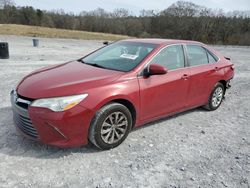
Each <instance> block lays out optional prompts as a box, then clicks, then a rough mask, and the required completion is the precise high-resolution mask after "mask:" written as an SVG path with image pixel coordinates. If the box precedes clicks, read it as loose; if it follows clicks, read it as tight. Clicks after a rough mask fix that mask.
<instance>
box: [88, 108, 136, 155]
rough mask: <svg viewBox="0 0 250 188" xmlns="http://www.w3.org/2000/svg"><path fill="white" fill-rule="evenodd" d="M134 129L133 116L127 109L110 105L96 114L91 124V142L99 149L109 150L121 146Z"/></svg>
mask: <svg viewBox="0 0 250 188" xmlns="http://www.w3.org/2000/svg"><path fill="white" fill-rule="evenodd" d="M131 127H132V115H131V113H130V111H129V110H128V108H127V107H125V106H124V105H122V104H119V103H110V104H108V105H106V106H104V107H102V108H101V109H100V110H98V111H97V112H96V115H95V117H94V119H93V120H92V122H91V126H90V131H89V140H90V141H91V142H92V143H93V144H94V145H95V146H97V147H98V148H100V149H103V150H108V149H111V148H114V147H117V146H118V145H120V144H121V143H122V142H123V141H124V140H125V139H126V137H127V136H128V134H129V132H130V130H131Z"/></svg>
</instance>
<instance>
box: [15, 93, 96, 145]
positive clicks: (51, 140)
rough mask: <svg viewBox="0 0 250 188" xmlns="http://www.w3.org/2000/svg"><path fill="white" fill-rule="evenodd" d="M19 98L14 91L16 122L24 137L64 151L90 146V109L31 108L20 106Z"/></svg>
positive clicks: (76, 107)
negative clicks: (58, 109)
mask: <svg viewBox="0 0 250 188" xmlns="http://www.w3.org/2000/svg"><path fill="white" fill-rule="evenodd" d="M18 98H19V96H17V95H16V93H15V92H11V104H12V111H13V119H14V122H15V125H16V127H17V129H18V130H19V131H20V132H21V133H22V134H23V135H24V136H25V137H28V138H29V139H32V140H36V141H39V142H42V143H44V144H48V145H54V146H58V147H62V148H65V147H78V146H81V145H86V144H88V129H89V125H90V122H91V119H92V117H93V115H94V114H93V112H92V111H91V110H88V109H86V108H84V107H82V106H80V105H77V106H75V107H74V108H72V109H69V110H67V111H64V112H53V111H51V110H49V109H45V108H38V107H32V106H30V105H27V108H26V107H25V106H23V105H19V104H18V103H17V99H18ZM21 101H23V99H21ZM24 101H25V100H24Z"/></svg>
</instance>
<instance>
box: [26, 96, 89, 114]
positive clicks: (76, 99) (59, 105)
mask: <svg viewBox="0 0 250 188" xmlns="http://www.w3.org/2000/svg"><path fill="white" fill-rule="evenodd" d="M87 96H88V94H82V95H74V96H68V97H56V98H47V99H38V100H35V101H34V102H32V103H31V106H35V107H42V108H48V109H50V110H52V111H54V112H62V111H65V110H68V109H70V108H73V107H74V106H76V105H77V104H79V103H80V102H81V101H82V100H84V99H85V98H86V97H87Z"/></svg>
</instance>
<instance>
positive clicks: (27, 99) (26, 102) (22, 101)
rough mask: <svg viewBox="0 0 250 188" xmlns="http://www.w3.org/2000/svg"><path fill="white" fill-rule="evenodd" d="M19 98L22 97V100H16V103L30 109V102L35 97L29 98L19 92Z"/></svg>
mask: <svg viewBox="0 0 250 188" xmlns="http://www.w3.org/2000/svg"><path fill="white" fill-rule="evenodd" d="M17 99H21V101H18V100H17V101H16V105H17V106H20V107H21V108H24V109H28V107H29V104H31V103H32V102H33V101H34V100H33V99H30V98H27V97H23V96H21V95H19V94H17ZM24 101H25V102H24Z"/></svg>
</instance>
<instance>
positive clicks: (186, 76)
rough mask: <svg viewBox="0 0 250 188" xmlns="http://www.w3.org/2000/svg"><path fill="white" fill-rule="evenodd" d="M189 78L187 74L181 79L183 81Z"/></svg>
mask: <svg viewBox="0 0 250 188" xmlns="http://www.w3.org/2000/svg"><path fill="white" fill-rule="evenodd" d="M188 78H189V76H188V75H187V74H183V76H182V77H181V79H184V80H187V79H188Z"/></svg>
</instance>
